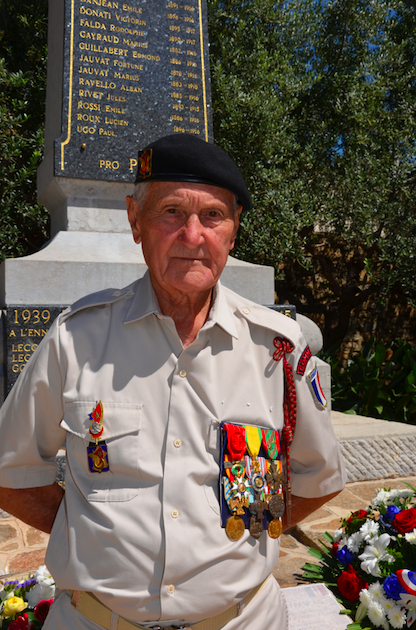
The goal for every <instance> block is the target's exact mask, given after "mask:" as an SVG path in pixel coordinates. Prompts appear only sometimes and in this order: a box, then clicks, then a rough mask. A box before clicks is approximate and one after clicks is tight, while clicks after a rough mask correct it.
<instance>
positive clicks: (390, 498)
mask: <svg viewBox="0 0 416 630" xmlns="http://www.w3.org/2000/svg"><path fill="white" fill-rule="evenodd" d="M411 496H413V490H410V488H409V489H406V490H398V489H396V490H377V495H376V497H375V498H374V499H373V500H372V501H371V505H373V506H375V507H378V506H380V505H383V504H384V505H385V506H389V505H394V502H395V501H396V499H407V498H408V497H411Z"/></svg>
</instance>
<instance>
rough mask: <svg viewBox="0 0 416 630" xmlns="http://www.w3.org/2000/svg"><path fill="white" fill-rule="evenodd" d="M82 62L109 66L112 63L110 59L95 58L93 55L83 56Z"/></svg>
mask: <svg viewBox="0 0 416 630" xmlns="http://www.w3.org/2000/svg"><path fill="white" fill-rule="evenodd" d="M79 60H80V61H87V62H88V63H96V64H102V65H106V66H108V62H109V61H110V59H109V57H94V56H93V55H81V57H80V59H79Z"/></svg>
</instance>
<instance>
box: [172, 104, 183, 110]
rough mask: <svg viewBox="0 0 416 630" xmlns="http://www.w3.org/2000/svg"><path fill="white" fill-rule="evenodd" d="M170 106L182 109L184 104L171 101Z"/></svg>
mask: <svg viewBox="0 0 416 630" xmlns="http://www.w3.org/2000/svg"><path fill="white" fill-rule="evenodd" d="M172 107H173V109H184V107H185V106H184V105H182V104H181V103H173V105H172Z"/></svg>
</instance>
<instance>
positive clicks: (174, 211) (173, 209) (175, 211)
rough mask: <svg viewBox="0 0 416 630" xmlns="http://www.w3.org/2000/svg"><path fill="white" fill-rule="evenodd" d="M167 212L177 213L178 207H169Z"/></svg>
mask: <svg viewBox="0 0 416 630" xmlns="http://www.w3.org/2000/svg"><path fill="white" fill-rule="evenodd" d="M166 212H167V213H168V214H176V213H177V210H176V208H168V209H167V210H166Z"/></svg>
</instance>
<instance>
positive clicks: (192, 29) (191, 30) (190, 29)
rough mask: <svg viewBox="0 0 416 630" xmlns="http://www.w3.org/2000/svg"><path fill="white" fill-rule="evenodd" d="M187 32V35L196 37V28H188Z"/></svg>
mask: <svg viewBox="0 0 416 630" xmlns="http://www.w3.org/2000/svg"><path fill="white" fill-rule="evenodd" d="M186 32H187V33H190V34H191V35H195V29H194V28H190V27H188V28H187V29H186Z"/></svg>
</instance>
